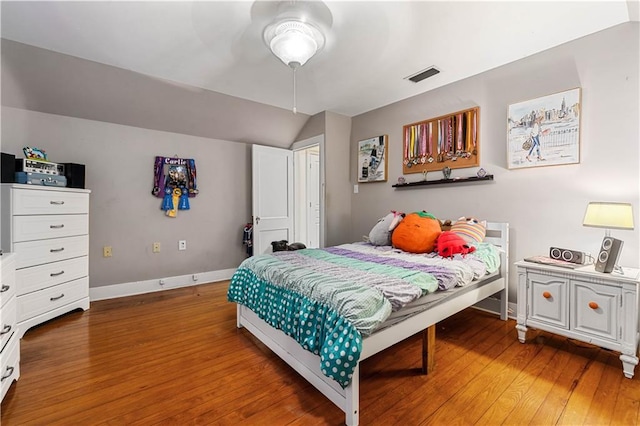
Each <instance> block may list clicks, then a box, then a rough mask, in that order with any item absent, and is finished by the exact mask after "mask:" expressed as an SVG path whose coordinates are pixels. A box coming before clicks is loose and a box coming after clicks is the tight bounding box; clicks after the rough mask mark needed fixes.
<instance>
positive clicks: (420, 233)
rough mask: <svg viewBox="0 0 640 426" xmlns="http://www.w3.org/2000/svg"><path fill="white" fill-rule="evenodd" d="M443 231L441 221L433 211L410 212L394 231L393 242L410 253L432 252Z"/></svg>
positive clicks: (396, 246)
mask: <svg viewBox="0 0 640 426" xmlns="http://www.w3.org/2000/svg"><path fill="white" fill-rule="evenodd" d="M441 232H442V231H441V230H440V222H439V221H438V219H436V218H435V216H434V215H432V214H431V213H427V212H425V211H421V212H415V213H409V214H407V215H406V216H405V217H404V219H402V222H400V223H399V224H398V226H397V227H396V229H395V230H394V231H393V234H392V235H391V242H392V245H393V246H394V247H395V248H399V249H400V250H404V251H406V252H409V253H430V252H432V251H433V246H434V244H435V242H436V239H437V238H438V235H440V233H441Z"/></svg>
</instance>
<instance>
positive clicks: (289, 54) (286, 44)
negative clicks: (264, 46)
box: [265, 20, 324, 67]
mask: <svg viewBox="0 0 640 426" xmlns="http://www.w3.org/2000/svg"><path fill="white" fill-rule="evenodd" d="M265 40H266V41H267V43H268V44H269V48H270V49H271V51H272V52H273V54H274V55H276V56H277V57H278V58H279V59H280V60H281V61H282V62H284V63H285V64H286V65H289V66H290V67H297V66H302V65H304V64H305V63H306V62H307V61H308V60H309V59H311V58H312V57H313V55H315V54H316V52H317V51H318V49H319V48H320V47H322V44H323V42H324V36H323V35H322V33H320V31H318V30H317V29H316V28H314V27H312V26H310V25H309V24H306V23H304V22H302V21H297V20H287V21H284V22H280V23H278V24H276V25H275V26H271V27H269V28H267V31H266V32H265Z"/></svg>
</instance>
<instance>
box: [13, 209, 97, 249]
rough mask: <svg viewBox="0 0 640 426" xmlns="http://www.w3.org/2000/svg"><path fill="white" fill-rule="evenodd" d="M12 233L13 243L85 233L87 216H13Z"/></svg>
mask: <svg viewBox="0 0 640 426" xmlns="http://www.w3.org/2000/svg"><path fill="white" fill-rule="evenodd" d="M13 233H14V235H13V241H14V242H15V243H17V242H21V241H35V240H44V239H48V238H61V237H72V236H76V235H87V234H88V233H89V216H88V215H86V214H78V215H50V216H14V217H13Z"/></svg>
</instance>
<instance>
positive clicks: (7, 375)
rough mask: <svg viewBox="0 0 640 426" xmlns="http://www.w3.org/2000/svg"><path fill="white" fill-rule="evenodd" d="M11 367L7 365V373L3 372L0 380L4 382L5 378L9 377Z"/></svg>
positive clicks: (11, 371)
mask: <svg viewBox="0 0 640 426" xmlns="http://www.w3.org/2000/svg"><path fill="white" fill-rule="evenodd" d="M13 370H14V368H13V367H7V374H5V375H4V376H2V378H1V379H0V382H4V381H5V379H8V378H9V377H11V375H12V374H13Z"/></svg>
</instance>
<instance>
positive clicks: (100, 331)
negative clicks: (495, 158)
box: [1, 282, 640, 426]
mask: <svg viewBox="0 0 640 426" xmlns="http://www.w3.org/2000/svg"><path fill="white" fill-rule="evenodd" d="M227 285H228V283H227V282H223V283H215V284H206V285H199V286H196V287H190V288H184V289H176V290H170V291H165V292H162V293H153V294H148V295H142V296H134V297H128V298H121V299H114V300H107V301H99V302H94V303H92V304H91V309H90V310H88V311H86V312H74V313H70V314H67V315H65V316H63V317H60V318H57V319H55V320H53V321H50V322H48V323H46V324H43V325H41V326H39V327H36V328H33V329H31V330H30V331H29V332H27V334H25V336H24V338H23V339H22V342H21V344H22V349H21V355H22V361H21V369H22V371H21V374H22V375H21V378H20V380H19V381H18V382H16V383H14V384H13V386H12V387H11V389H10V390H9V393H8V394H7V396H6V397H5V399H4V401H3V402H2V414H1V416H2V425H3V426H10V425H30V424H34V425H36V424H37V425H55V424H64V425H99V424H105V425H155V424H175V425H187V424H219V425H238V424H246V425H289V424H292V425H324V424H328V425H339V424H342V423H343V422H344V415H343V413H342V412H341V411H340V410H339V409H338V408H336V407H335V406H333V404H331V403H330V402H329V401H328V400H327V399H326V398H325V397H324V396H322V395H321V394H320V393H319V392H317V391H316V390H315V389H314V388H312V387H311V386H310V385H309V384H308V383H307V382H306V381H304V380H303V379H302V378H301V377H299V376H298V375H297V373H295V372H294V371H293V370H292V369H291V368H289V367H288V366H287V365H286V364H285V363H284V362H282V361H280V359H279V358H277V357H276V356H275V355H273V354H272V353H271V352H270V351H269V350H268V349H267V348H266V347H265V346H263V345H262V344H261V343H259V342H258V341H257V340H256V339H254V338H253V337H252V336H251V335H250V334H249V333H248V332H247V331H246V330H238V329H236V327H235V305H234V304H231V303H228V302H227V301H226V289H227ZM514 326H515V323H514V321H513V320H510V321H507V322H503V321H500V320H499V319H497V318H496V317H494V316H492V315H489V314H486V313H483V312H480V311H477V310H473V309H468V310H466V311H463V312H461V313H460V314H458V315H455V316H453V317H451V318H449V319H447V320H446V321H443V322H441V323H439V324H438V326H437V343H436V369H435V371H434V372H433V373H431V374H429V375H428V376H424V375H421V374H420V373H419V371H420V366H421V340H420V337H419V336H414V337H413V338H410V339H408V340H406V341H404V342H402V343H400V344H398V345H396V346H394V347H393V348H390V349H389V350H387V351H385V352H383V353H381V354H378V355H376V356H374V357H372V358H370V359H368V360H366V361H364V362H363V363H362V365H361V374H362V377H363V380H362V382H361V396H360V404H361V417H360V418H361V424H363V425H393V424H397V425H427V424H436V425H440V424H442V425H454V424H461V425H494V424H495V425H498V424H507V425H522V424H535V425H554V424H563V425H581V424H585V425H586V424H588V425H609V424H616V425H635V424H638V415H639V407H640V380H639V378H638V377H639V376H640V373H639V374H638V376H637V377H636V378H634V379H632V380H630V379H625V378H624V376H623V374H622V368H621V363H620V361H619V359H618V354H616V353H615V352H609V351H605V350H602V349H599V348H595V347H593V346H589V345H586V344H583V343H579V342H575V341H572V340H567V339H564V338H561V337H558V336H554V335H552V334H549V333H545V332H537V331H534V332H529V339H528V342H527V343H526V344H521V343H519V342H518V339H517V335H516V331H515V329H514Z"/></svg>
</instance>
